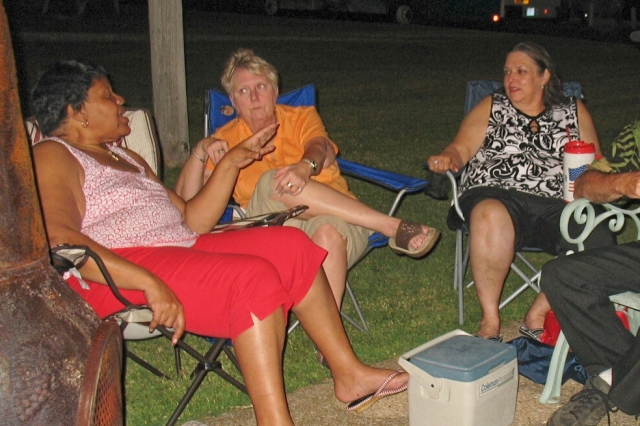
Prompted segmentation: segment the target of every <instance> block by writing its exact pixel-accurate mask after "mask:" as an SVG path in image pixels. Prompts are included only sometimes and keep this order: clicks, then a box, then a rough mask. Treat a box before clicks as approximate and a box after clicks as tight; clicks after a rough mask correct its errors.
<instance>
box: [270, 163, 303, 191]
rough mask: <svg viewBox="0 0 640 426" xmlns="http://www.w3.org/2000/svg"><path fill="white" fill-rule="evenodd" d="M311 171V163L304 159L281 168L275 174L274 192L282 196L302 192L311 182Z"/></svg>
mask: <svg viewBox="0 0 640 426" xmlns="http://www.w3.org/2000/svg"><path fill="white" fill-rule="evenodd" d="M311 172H312V170H311V168H310V167H309V164H307V163H305V162H303V161H300V162H297V163H295V164H290V165H288V166H285V167H283V168H281V169H280V170H278V171H277V172H276V173H275V174H274V175H273V181H274V184H275V188H274V192H275V193H276V194H277V195H278V196H280V197H281V196H283V195H285V194H288V195H292V196H295V195H298V194H300V193H301V192H302V190H303V189H304V187H305V186H306V185H307V182H309V179H310V178H311Z"/></svg>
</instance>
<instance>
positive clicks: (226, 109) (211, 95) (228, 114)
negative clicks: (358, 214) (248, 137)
mask: <svg viewBox="0 0 640 426" xmlns="http://www.w3.org/2000/svg"><path fill="white" fill-rule="evenodd" d="M277 103H279V104H285V105H291V106H315V105H316V90H315V87H314V86H313V85H311V84H310V85H307V86H304V87H301V88H299V89H297V90H294V91H292V92H289V93H286V94H283V95H280V96H279V97H278V101H277ZM235 117H236V112H235V110H234V108H233V106H232V105H231V100H230V99H229V97H228V96H227V95H225V94H223V93H221V92H219V91H217V90H214V89H209V90H207V91H206V94H205V120H204V121H205V123H204V134H205V137H207V136H210V135H212V134H213V133H215V131H216V130H217V129H218V128H220V127H221V126H223V125H225V124H227V123H228V122H229V121H231V120H232V119H233V118H235ZM337 162H338V166H339V167H340V171H341V172H342V173H343V174H344V175H346V176H349V177H352V178H356V179H360V180H363V181H366V182H369V183H372V184H374V185H377V186H380V187H382V188H386V189H388V190H390V191H393V192H394V193H396V194H397V195H396V198H395V199H394V201H393V203H392V205H391V207H390V209H389V213H388V214H389V215H390V216H393V215H395V213H396V212H397V210H398V207H399V206H400V203H401V201H402V199H403V198H404V196H405V195H407V194H415V193H419V192H422V191H423V190H424V189H425V188H426V187H427V185H428V181H426V180H423V179H418V178H414V177H410V176H406V175H402V174H399V173H393V172H389V171H385V170H380V169H376V168H372V167H368V166H364V165H362V164H358V163H354V162H351V161H347V160H345V159H342V158H338V159H337ZM388 240H389V239H388V238H387V237H385V236H384V235H382V234H379V233H374V234H373V235H371V237H369V244H368V246H367V249H366V250H365V252H364V253H363V254H362V256H360V259H358V261H357V262H356V263H355V264H354V265H353V266H352V268H353V267H355V266H356V265H357V264H358V263H359V262H360V261H362V259H364V258H365V256H366V255H367V254H369V253H370V252H371V251H372V250H373V249H375V248H378V247H384V246H386V245H387V243H388ZM346 293H347V295H348V297H349V300H350V301H351V303H352V304H353V307H354V309H355V311H356V314H357V316H358V318H357V319H354V318H351V317H350V316H349V315H347V314H346V313H345V312H344V311H340V314H341V315H342V318H344V319H345V320H346V321H348V322H349V323H350V324H351V325H353V326H354V327H355V328H356V329H358V330H360V331H362V332H364V333H368V332H369V326H368V325H367V322H366V320H365V318H364V315H363V314H362V311H361V309H360V304H359V303H358V300H357V298H356V296H355V294H354V293H353V290H352V289H351V285H350V284H349V281H348V280H347V282H346ZM297 325H298V323H297V322H295V323H294V324H293V325H291V326H290V327H289V332H291V331H292V330H293V329H294V328H295V327H296V326H297Z"/></svg>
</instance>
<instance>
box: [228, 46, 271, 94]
mask: <svg viewBox="0 0 640 426" xmlns="http://www.w3.org/2000/svg"><path fill="white" fill-rule="evenodd" d="M238 68H242V69H245V70H247V71H249V72H250V73H251V74H253V75H261V76H265V77H267V78H268V79H269V81H271V84H272V85H273V88H274V89H275V90H276V91H277V90H278V71H277V70H276V68H275V67H274V66H273V65H271V64H270V63H269V62H267V61H265V60H264V59H262V58H261V57H259V56H257V55H255V54H254V53H253V50H250V49H244V48H240V49H238V50H236V51H235V52H234V53H232V54H231V57H229V59H228V60H227V63H226V64H225V67H224V71H223V72H222V87H223V88H224V90H225V92H227V95H228V96H229V97H231V96H232V94H233V75H234V74H235V72H236V70H237V69H238Z"/></svg>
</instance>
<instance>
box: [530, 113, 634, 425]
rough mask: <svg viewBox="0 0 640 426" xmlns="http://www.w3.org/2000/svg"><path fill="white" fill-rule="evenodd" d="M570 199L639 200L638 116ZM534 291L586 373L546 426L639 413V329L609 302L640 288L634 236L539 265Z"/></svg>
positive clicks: (588, 422) (578, 182) (594, 421)
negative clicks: (538, 285)
mask: <svg viewBox="0 0 640 426" xmlns="http://www.w3.org/2000/svg"><path fill="white" fill-rule="evenodd" d="M574 196H575V197H576V198H586V199H588V200H590V201H592V202H594V203H607V202H613V201H617V200H629V199H635V200H638V199H640V120H635V121H634V122H633V123H632V124H630V125H629V126H627V127H626V128H625V129H624V131H623V132H622V133H621V134H620V136H618V138H617V139H616V141H615V142H614V144H613V150H612V157H611V160H610V161H606V160H605V159H603V160H602V161H599V162H597V163H594V164H593V165H592V167H590V169H589V170H587V171H586V172H584V173H583V174H582V175H581V176H580V177H578V179H577V180H576V182H575V192H574ZM541 288H542V291H544V292H545V293H546V295H547V298H548V299H549V303H550V304H551V306H552V308H553V310H554V313H555V314H556V317H557V318H558V322H559V323H560V326H561V327H562V331H563V333H564V334H565V336H566V338H567V341H568V342H569V345H570V347H571V350H572V351H573V352H574V354H575V355H576V357H577V358H578V359H579V360H580V363H581V364H582V366H583V367H584V368H585V370H586V372H587V374H588V375H589V379H588V380H587V383H586V384H585V387H584V389H583V390H582V391H580V392H578V393H577V394H576V395H574V396H573V397H571V399H570V401H569V402H567V403H566V404H565V405H564V406H562V407H561V408H559V409H558V410H557V411H556V412H555V413H554V414H553V415H552V417H551V418H550V419H549V421H548V423H547V425H549V426H591V425H593V426H595V425H597V424H598V423H599V422H600V420H601V419H602V418H603V417H604V416H605V415H606V416H608V415H609V412H610V411H617V410H618V409H619V410H620V411H622V412H624V413H626V414H630V415H637V414H638V413H640V385H639V384H640V334H636V336H635V337H634V336H633V334H632V333H631V332H630V331H629V330H627V329H626V328H625V327H624V326H623V324H622V322H621V321H620V320H619V319H618V317H617V315H616V312H615V308H614V306H613V302H611V301H610V300H609V296H611V295H614V294H618V293H623V292H626V291H631V292H635V293H640V241H634V242H630V243H627V244H620V245H615V246H611V247H599V248H594V249H591V250H585V251H583V252H580V253H575V254H573V255H571V256H566V257H562V258H558V259H555V260H552V261H551V262H548V263H547V264H546V265H544V266H543V268H542V278H541Z"/></svg>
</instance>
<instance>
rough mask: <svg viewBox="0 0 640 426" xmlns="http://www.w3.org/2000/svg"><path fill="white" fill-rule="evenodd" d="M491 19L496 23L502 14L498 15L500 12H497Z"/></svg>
mask: <svg viewBox="0 0 640 426" xmlns="http://www.w3.org/2000/svg"><path fill="white" fill-rule="evenodd" d="M491 21H492V22H495V23H498V22H500V15H498V14H497V13H496V14H495V15H493V16H492V17H491Z"/></svg>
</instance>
